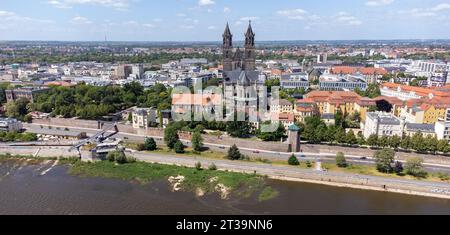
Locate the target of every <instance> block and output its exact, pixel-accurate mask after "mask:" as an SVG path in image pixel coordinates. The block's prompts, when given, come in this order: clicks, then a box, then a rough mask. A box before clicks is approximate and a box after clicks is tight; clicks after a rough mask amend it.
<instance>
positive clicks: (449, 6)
mask: <svg viewBox="0 0 450 235" xmlns="http://www.w3.org/2000/svg"><path fill="white" fill-rule="evenodd" d="M448 9H450V4H449V3H442V4H439V5H437V6H435V7H432V8H430V9H429V10H430V11H443V10H448Z"/></svg>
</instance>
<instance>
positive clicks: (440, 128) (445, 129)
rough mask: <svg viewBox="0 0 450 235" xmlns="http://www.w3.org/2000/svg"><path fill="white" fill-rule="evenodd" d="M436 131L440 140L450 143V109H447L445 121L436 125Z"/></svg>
mask: <svg viewBox="0 0 450 235" xmlns="http://www.w3.org/2000/svg"><path fill="white" fill-rule="evenodd" d="M435 131H436V135H437V138H438V140H448V141H449V142H450V109H447V114H446V118H445V120H440V121H439V122H437V123H436V126H435Z"/></svg>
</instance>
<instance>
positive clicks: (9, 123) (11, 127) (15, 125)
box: [0, 118, 23, 132]
mask: <svg viewBox="0 0 450 235" xmlns="http://www.w3.org/2000/svg"><path fill="white" fill-rule="evenodd" d="M22 129H23V126H22V122H20V121H17V119H13V118H0V131H5V132H19V131H21V130H22Z"/></svg>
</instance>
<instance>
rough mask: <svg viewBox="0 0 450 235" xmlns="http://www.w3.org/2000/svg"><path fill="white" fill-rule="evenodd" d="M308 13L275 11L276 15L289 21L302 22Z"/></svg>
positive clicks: (300, 10) (299, 10) (301, 11)
mask: <svg viewBox="0 0 450 235" xmlns="http://www.w3.org/2000/svg"><path fill="white" fill-rule="evenodd" d="M307 13H308V12H307V11H305V10H303V9H300V8H298V9H293V10H281V11H277V14H278V15H281V16H285V17H287V18H288V19H291V20H303V19H305V16H306V14H307Z"/></svg>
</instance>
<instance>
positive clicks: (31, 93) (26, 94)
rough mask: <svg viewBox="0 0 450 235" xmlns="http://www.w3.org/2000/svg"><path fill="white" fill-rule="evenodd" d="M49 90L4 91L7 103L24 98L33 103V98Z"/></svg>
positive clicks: (33, 88) (35, 88)
mask: <svg viewBox="0 0 450 235" xmlns="http://www.w3.org/2000/svg"><path fill="white" fill-rule="evenodd" d="M48 90H49V88H41V87H22V88H17V89H9V90H5V95H6V100H7V102H11V101H15V100H17V99H20V98H25V99H27V100H29V101H30V102H34V97H35V96H36V95H37V94H40V93H44V92H47V91H48Z"/></svg>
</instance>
